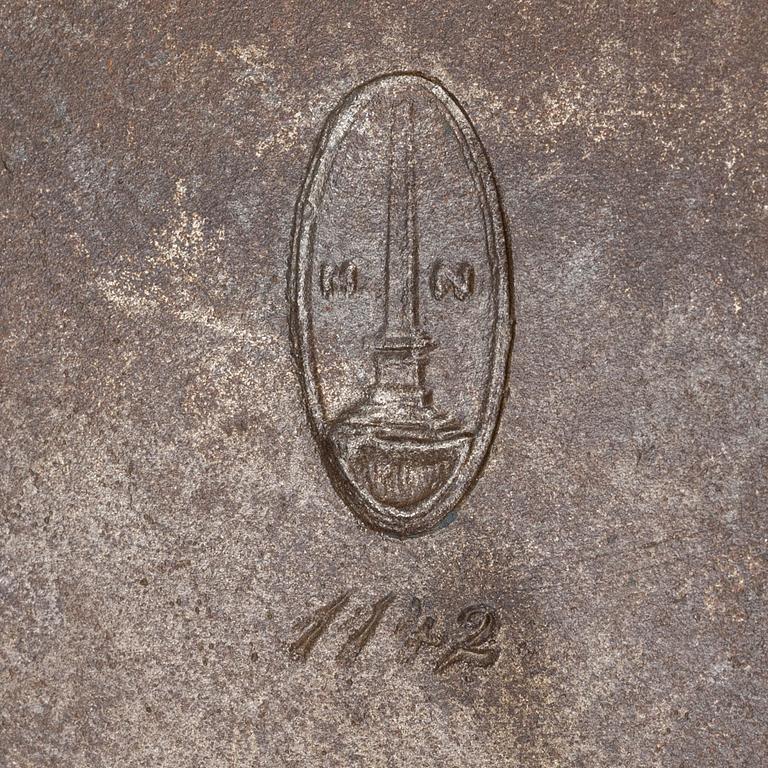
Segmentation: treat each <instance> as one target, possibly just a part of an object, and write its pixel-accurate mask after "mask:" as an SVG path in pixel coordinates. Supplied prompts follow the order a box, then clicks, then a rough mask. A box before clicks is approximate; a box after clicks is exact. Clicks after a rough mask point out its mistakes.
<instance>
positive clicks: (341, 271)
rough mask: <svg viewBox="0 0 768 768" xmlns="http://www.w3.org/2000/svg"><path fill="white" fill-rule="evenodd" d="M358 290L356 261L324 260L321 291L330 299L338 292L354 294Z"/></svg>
mask: <svg viewBox="0 0 768 768" xmlns="http://www.w3.org/2000/svg"><path fill="white" fill-rule="evenodd" d="M356 291H357V265H356V264H355V262H354V261H342V262H341V264H328V262H325V261H324V262H323V263H322V265H321V266H320V293H322V294H323V298H326V299H329V298H331V297H332V296H335V295H336V294H337V293H341V294H342V295H343V296H353V295H354V294H355V292H356Z"/></svg>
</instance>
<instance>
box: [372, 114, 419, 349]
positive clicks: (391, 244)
mask: <svg viewBox="0 0 768 768" xmlns="http://www.w3.org/2000/svg"><path fill="white" fill-rule="evenodd" d="M389 168H390V171H389V195H388V201H387V202H388V212H387V245H386V258H385V265H384V280H385V288H386V290H385V305H384V326H383V329H382V342H383V345H384V346H396V347H403V346H408V345H409V344H412V345H415V346H422V345H423V343H424V341H425V337H424V334H423V333H422V332H421V329H420V324H419V243H418V230H417V219H416V166H415V162H414V125H413V104H412V103H411V102H409V101H404V102H401V103H400V104H397V105H396V106H395V108H394V109H393V112H392V132H391V139H390V164H389Z"/></svg>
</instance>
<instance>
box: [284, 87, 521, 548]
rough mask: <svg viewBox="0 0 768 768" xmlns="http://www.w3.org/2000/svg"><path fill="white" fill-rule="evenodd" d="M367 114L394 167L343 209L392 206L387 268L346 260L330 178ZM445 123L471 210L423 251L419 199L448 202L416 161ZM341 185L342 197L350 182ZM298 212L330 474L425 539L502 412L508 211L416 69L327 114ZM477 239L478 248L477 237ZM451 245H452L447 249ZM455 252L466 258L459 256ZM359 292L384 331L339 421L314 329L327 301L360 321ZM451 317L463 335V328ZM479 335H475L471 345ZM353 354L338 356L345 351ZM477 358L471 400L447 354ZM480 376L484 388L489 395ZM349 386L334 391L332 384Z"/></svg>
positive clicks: (300, 353) (313, 410)
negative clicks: (364, 379)
mask: <svg viewBox="0 0 768 768" xmlns="http://www.w3.org/2000/svg"><path fill="white" fill-rule="evenodd" d="M363 117H367V118H368V119H369V121H374V122H376V120H378V122H379V123H380V124H382V125H380V127H379V128H380V129H379V139H378V142H377V141H375V140H373V139H371V142H370V143H371V147H370V149H368V151H369V153H370V155H371V160H370V163H369V165H375V164H376V163H381V164H382V166H383V168H384V171H383V173H382V174H381V183H379V184H374V183H373V182H371V183H370V184H367V185H366V184H360V183H359V182H357V183H355V184H352V183H350V185H349V186H350V188H352V189H353V190H354V193H355V194H354V195H351V196H350V202H349V203H348V204H347V206H346V207H345V209H344V213H345V214H346V213H349V216H350V217H354V210H355V206H356V204H358V207H359V208H360V209H361V210H362V211H363V213H362V214H360V218H361V220H362V217H363V216H364V215H370V214H369V213H368V212H369V211H370V210H376V202H377V201H380V203H381V205H380V207H381V209H382V213H381V226H382V228H383V229H384V231H385V237H384V242H383V248H382V252H381V253H380V255H379V256H378V259H379V260H380V261H379V262H378V263H379V264H380V265H381V267H380V268H371V266H370V265H371V264H372V263H373V264H376V263H377V257H376V246H375V244H374V243H370V242H369V243H368V250H369V252H371V251H372V252H373V253H372V257H373V258H370V257H369V258H366V259H363V260H362V262H359V260H358V259H357V258H355V256H354V254H352V255H350V254H348V253H344V252H341V253H338V252H334V249H343V247H344V246H343V245H342V246H341V247H340V246H339V242H340V241H341V240H342V239H343V238H341V237H340V236H339V234H338V232H339V230H340V228H341V226H342V225H340V224H339V223H338V221H339V219H338V218H334V216H333V214H334V210H333V208H332V206H333V198H332V196H331V195H330V194H329V193H328V192H327V188H328V184H329V178H330V177H331V175H332V174H333V173H336V174H339V173H340V171H339V170H338V169H337V168H335V165H336V159H337V157H338V155H339V154H340V153H341V152H342V151H343V148H344V143H345V141H346V142H347V143H351V141H352V140H351V139H349V138H348V137H349V135H350V134H351V133H352V128H353V126H354V124H355V122H356V121H359V120H361V119H362V118H363ZM440 121H442V123H440ZM438 123H440V125H441V127H442V125H447V126H448V128H449V129H450V133H449V134H448V136H449V137H451V138H452V142H455V148H454V154H455V156H456V158H457V160H456V161H455V162H454V166H456V167H459V168H460V170H461V172H462V173H463V174H464V175H465V177H466V178H465V180H464V181H463V182H462V183H463V184H464V187H465V188H466V189H468V190H470V192H471V203H467V201H466V200H467V195H464V197H463V198H462V199H461V204H462V206H463V208H460V210H461V213H460V215H458V216H457V214H456V210H457V209H458V208H459V206H458V205H454V206H453V207H452V208H447V209H446V220H447V219H448V218H450V217H452V219H457V218H458V219H459V221H458V222H454V223H453V226H452V227H451V226H446V234H445V235H443V234H442V232H441V230H440V229H439V228H438V229H436V228H435V227H434V226H431V227H426V229H427V230H428V231H429V232H430V233H431V237H432V241H431V242H430V243H429V244H428V245H429V246H430V247H429V248H427V249H424V248H423V247H422V246H423V240H422V235H421V233H422V230H423V229H425V228H424V227H422V224H421V211H420V200H421V199H422V198H427V199H428V203H429V206H430V210H431V211H432V212H433V213H434V211H435V210H439V206H440V205H441V201H442V199H443V198H442V197H441V194H442V191H441V190H439V189H435V176H434V175H433V176H431V177H430V179H431V184H432V187H429V188H426V187H425V186H424V185H423V184H422V188H421V189H420V183H422V182H421V179H420V173H419V169H420V165H423V164H424V163H425V162H426V160H427V159H429V158H427V157H426V155H427V154H428V153H427V151H426V150H425V151H424V153H422V154H423V156H422V157H420V152H419V148H420V140H421V143H423V144H424V145H425V146H426V147H427V148H428V149H429V148H430V147H433V146H435V144H436V142H435V136H438V137H440V138H441V140H442V141H445V140H446V139H445V135H446V134H445V131H443V133H442V134H441V133H439V132H437V130H436V128H435V127H434V126H435V125H436V124H438ZM357 141H358V143H360V142H361V141H363V140H361V139H359V138H358V139H357ZM362 146H363V149H360V148H359V147H356V151H357V152H358V153H360V152H364V151H365V150H366V148H367V145H365V144H364V143H363V144H362ZM452 146H453V145H452ZM450 148H451V147H449V149H450ZM439 157H442V155H440V156H439ZM438 179H439V177H438ZM457 183H458V182H457ZM334 185H335V186H336V187H338V186H342V187H343V179H342V180H341V181H339V180H338V179H336V180H335V183H334ZM361 188H363V190H364V191H363V192H362V193H361V192H360V191H359V190H360V189H361ZM420 193H421V195H420ZM430 193H432V194H433V197H432V198H429V194H430ZM361 198H362V199H361ZM435 201H436V202H435ZM326 208H328V209H330V211H329V212H328V213H326V214H325V215H326V216H327V219H328V221H331V222H332V225H333V226H335V227H336V231H335V232H334V231H332V234H333V235H334V236H333V237H330V235H328V231H329V227H330V226H331V225H328V224H325V219H324V218H323V216H324V212H325V209H326ZM464 209H467V210H466V211H465V210H464ZM297 211H298V212H297V220H296V227H295V231H294V254H293V262H292V268H291V301H292V332H293V338H294V345H295V351H296V356H297V360H298V363H299V368H300V371H301V374H302V384H303V390H304V395H305V404H306V407H307V412H308V415H309V419H310V424H311V425H312V428H313V433H314V435H315V437H316V439H317V441H318V445H319V447H320V450H321V455H322V457H323V459H324V463H325V465H326V468H327V470H328V472H329V476H330V478H331V480H332V481H333V484H334V486H335V487H336V490H337V491H338V492H339V494H340V495H341V496H342V498H343V499H344V500H345V501H346V502H347V503H348V504H349V506H350V507H351V508H352V509H353V511H355V513H356V514H358V516H360V517H361V518H362V519H363V520H364V521H365V522H366V523H368V524H369V525H371V526H372V527H374V528H377V529H379V530H383V531H387V532H391V533H394V534H396V535H400V536H407V535H415V534H418V533H423V532H425V531H426V530H429V529H430V528H432V527H434V526H435V525H436V524H437V523H438V522H439V521H440V520H441V519H442V518H443V517H444V516H445V515H446V514H447V513H448V512H450V510H451V509H452V508H453V507H454V506H455V505H456V503H457V502H458V501H459V500H460V499H461V497H462V496H463V495H464V494H465V493H466V491H467V489H468V488H469V486H470V485H471V483H472V482H473V481H474V479H475V478H476V476H477V474H478V472H479V470H480V468H481V466H482V463H483V461H484V459H485V457H486V455H487V452H488V449H489V446H490V442H491V439H492V436H493V432H494V429H495V425H496V421H497V419H498V415H499V410H500V406H501V392H502V389H503V380H504V375H505V371H506V360H507V355H508V351H509V345H510V336H511V321H510V294H509V280H508V263H507V253H506V243H505V239H504V231H503V226H502V214H501V210H500V207H499V203H498V198H497V194H496V189H495V183H494V180H493V177H492V174H491V171H490V166H489V164H488V161H487V158H486V156H485V152H484V150H483V148H482V145H481V144H480V141H479V139H478V137H477V134H476V133H475V131H474V128H473V127H472V125H471V124H470V123H469V120H468V119H467V118H466V115H465V113H464V112H463V111H462V110H461V108H460V107H459V106H458V104H457V102H456V101H455V100H454V99H453V97H451V96H450V95H449V94H448V93H447V91H446V90H445V89H444V88H443V87H442V86H440V85H439V84H437V83H436V82H434V81H432V80H429V79H427V78H424V77H421V76H419V75H409V74H404V75H391V76H387V77H383V78H379V79H377V80H374V81H372V82H371V83H368V84H366V85H364V86H362V87H361V88H359V89H356V90H355V91H353V92H352V94H350V96H349V97H348V98H347V99H346V100H345V102H344V104H343V105H342V108H341V109H340V110H337V111H336V112H335V113H334V115H333V116H332V118H331V119H330V121H329V124H328V125H327V126H326V129H325V132H324V134H323V137H322V139H321V142H320V146H319V147H318V150H317V153H316V155H315V158H314V160H313V164H312V167H311V168H310V172H309V175H308V177H307V180H306V182H305V186H304V189H303V192H302V197H301V199H300V202H299V206H298V209H297ZM462 216H463V217H465V218H466V220H467V221H466V222H464V221H462V220H461V217H462ZM449 223H450V222H449ZM323 225H325V229H323ZM473 227H474V229H473ZM472 231H474V232H475V235H474V237H475V239H474V241H471V238H470V236H469V235H466V234H465V232H470V233H471V232H472ZM323 237H326V238H327V239H329V240H331V241H332V246H333V248H331V247H330V246H329V247H327V248H326V249H325V255H324V257H323V258H319V257H318V256H317V253H316V251H317V250H318V248H321V247H322V245H323V243H322V242H320V245H318V243H319V241H322V238H323ZM442 237H445V244H443V243H442V242H438V241H439V240H440V238H442ZM358 240H359V241H361V242H365V239H364V237H360V238H358V239H355V240H353V241H351V244H350V246H349V247H352V245H354V246H355V247H356V248H359V247H360V243H359V242H358ZM451 247H453V248H455V249H456V250H457V251H458V252H457V253H451ZM424 250H427V251H428V255H427V258H426V259H425V255H424ZM366 265H367V266H366ZM363 295H366V296H368V297H369V298H370V297H371V296H373V297H376V298H378V297H380V303H379V304H378V305H377V306H374V307H373V315H374V316H376V315H377V314H378V317H379V324H378V327H376V328H375V330H374V332H373V333H371V334H370V336H369V338H368V340H367V344H366V346H365V348H364V355H365V358H366V361H365V364H366V367H367V366H368V364H370V380H369V384H368V386H367V387H366V388H365V389H364V391H363V392H362V393H360V394H358V395H356V396H350V397H349V399H348V401H347V402H346V403H344V406H343V407H342V408H340V409H337V412H336V413H335V414H333V415H329V408H328V399H329V398H328V397H327V396H326V395H325V392H326V391H330V390H332V389H333V387H332V384H333V382H328V381H327V379H328V377H329V375H330V374H328V373H326V372H325V370H324V369H323V368H322V365H321V364H319V363H318V359H319V358H321V356H322V355H323V354H325V350H326V348H327V347H329V345H332V344H333V339H334V336H332V335H331V336H329V341H328V342H327V343H326V342H325V341H323V342H321V341H318V338H317V335H318V333H319V331H318V330H317V327H318V326H320V325H322V323H324V322H326V320H325V319H324V318H320V317H317V312H318V311H319V310H318V306H319V305H318V304H317V302H318V301H322V302H325V303H324V305H323V307H324V310H325V312H327V313H333V312H334V311H335V308H336V307H339V311H342V309H341V308H342V305H343V307H344V309H343V311H344V312H349V311H353V312H354V311H355V303H354V302H356V301H359V300H361V298H362V297H363ZM425 299H426V300H427V301H428V302H429V309H428V311H427V312H426V313H425V311H424V310H425V307H424V306H423V304H424V302H425ZM350 308H351V310H350ZM425 314H426V315H427V321H428V322H425ZM360 316H361V317H362V316H363V313H362V312H361V314H360ZM345 317H347V318H348V317H349V315H346V316H345ZM340 318H341V316H340ZM315 319H316V321H315V322H314V323H313V320H315ZM339 322H340V323H343V322H344V320H343V319H340V321H339ZM441 323H442V325H443V326H445V327H443V328H442V329H441ZM450 323H457V324H458V325H456V326H455V327H456V328H458V329H459V330H461V329H466V330H464V331H462V332H461V333H458V332H455V333H451V331H450V325H449V324H450ZM462 323H463V325H461V324H462ZM430 324H431V326H430ZM446 327H447V328H448V330H447V331H446ZM431 328H433V329H434V330H435V331H436V332H437V333H438V334H440V333H442V335H443V339H444V341H443V343H442V347H443V350H444V355H443V358H442V366H443V369H442V378H441V377H440V376H439V375H438V374H440V371H438V372H437V374H436V373H435V369H436V366H435V365H434V358H433V355H435V353H436V350H437V349H438V347H440V346H441V345H440V344H439V343H438V342H436V340H435V338H434V334H433V333H431V332H430V330H431ZM478 328H479V329H480V330H479V331H478ZM372 330H373V329H372ZM471 333H475V334H476V335H475V336H474V337H471V338H470V334H471ZM463 336H467V337H468V338H463ZM347 349H348V347H347ZM345 351H346V350H345V349H344V348H341V349H339V350H338V353H337V354H338V356H343V355H344V354H345ZM469 352H471V353H472V354H474V356H475V358H476V359H477V360H478V361H479V362H478V363H477V365H476V368H477V370H476V371H473V372H472V376H473V377H474V378H473V379H472V381H470V385H465V386H464V390H462V389H461V387H460V386H451V385H452V384H454V383H455V382H451V381H448V379H450V377H452V376H453V375H454V374H453V369H452V366H449V367H448V368H446V363H445V359H446V354H447V353H450V354H453V355H455V356H456V358H457V359H458V358H461V357H462V356H466V355H467V354H468V353H469ZM482 355H484V357H482ZM481 357H482V359H480V358H481ZM456 367H457V368H459V369H461V367H462V366H461V365H457V366H456ZM466 367H467V366H466V365H464V368H466ZM326 368H328V369H329V370H330V366H326ZM464 375H465V377H466V374H464ZM438 379H439V380H438ZM476 380H480V381H481V382H482V386H481V387H480V388H479V390H478V388H477V387H476V386H474V384H473V382H474V381H476ZM430 382H434V384H435V387H434V389H438V388H442V389H444V390H445V392H446V394H445V395H444V396H443V397H442V399H439V397H435V394H434V392H433V387H431V386H430ZM459 383H460V382H459ZM342 385H343V382H342ZM343 389H344V387H343V386H339V385H338V384H336V390H343ZM348 389H349V390H350V391H351V390H352V388H348ZM457 392H458V394H457ZM451 399H453V402H451ZM473 399H474V400H476V401H477V402H476V404H474V408H475V412H476V413H477V416H476V417H475V418H474V419H473V418H470V417H466V416H465V417H464V418H463V419H462V418H460V417H459V416H457V415H456V414H454V413H453V412H452V407H455V408H456V409H457V410H463V411H465V412H472V408H470V407H469V406H470V405H472V403H469V401H471V400H473Z"/></svg>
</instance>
